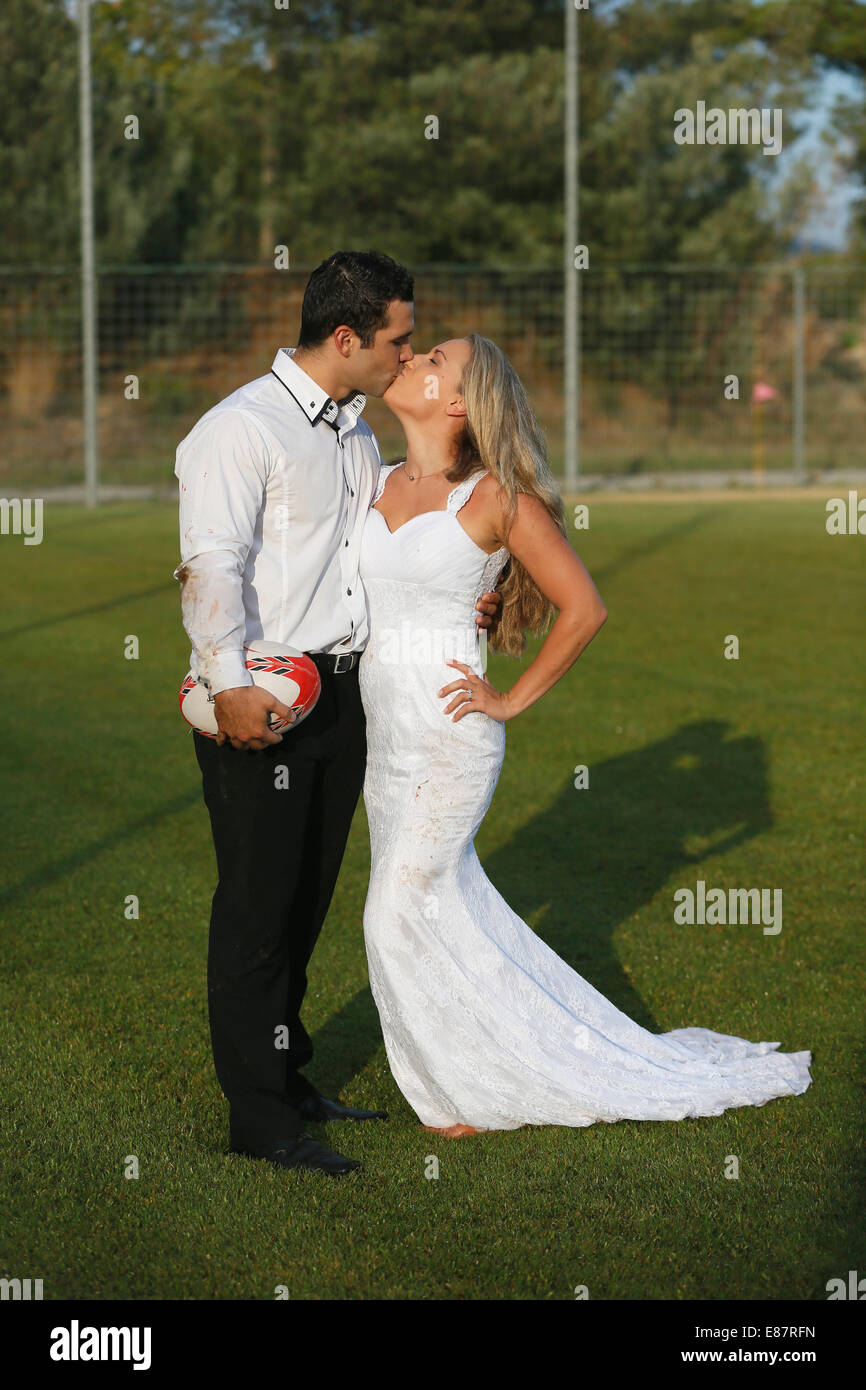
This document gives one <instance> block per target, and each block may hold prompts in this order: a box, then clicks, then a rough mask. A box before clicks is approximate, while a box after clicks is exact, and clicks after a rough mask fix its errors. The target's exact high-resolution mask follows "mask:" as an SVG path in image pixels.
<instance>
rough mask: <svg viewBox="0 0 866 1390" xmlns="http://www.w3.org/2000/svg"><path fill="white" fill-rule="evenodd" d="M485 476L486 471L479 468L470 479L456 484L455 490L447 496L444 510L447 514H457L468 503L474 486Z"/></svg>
mask: <svg viewBox="0 0 866 1390" xmlns="http://www.w3.org/2000/svg"><path fill="white" fill-rule="evenodd" d="M486 474H487V469H486V468H480V469H479V470H478V472H477V473H473V474H471V476H470V477H468V478H464V479H463V482H462V483H458V484H457V486H456V487H455V488H452V490H451V492H449V494H448V502H447V504H446V509H447V510H448V511H449V512H459V510H460V508H461V507H462V506H463V505H464V503H465V502H468V501H469V498H470V497H471V496H472V494H473V492H474V491H475V487H476V484H477V483H480V482H481V479H482V478H483V477H485V476H486Z"/></svg>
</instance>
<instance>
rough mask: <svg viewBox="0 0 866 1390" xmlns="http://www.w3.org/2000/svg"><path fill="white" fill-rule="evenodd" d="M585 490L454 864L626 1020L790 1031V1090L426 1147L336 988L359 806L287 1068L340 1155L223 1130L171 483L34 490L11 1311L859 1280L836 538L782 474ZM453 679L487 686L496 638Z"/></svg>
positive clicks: (10, 572) (19, 729) (661, 1027)
mask: <svg viewBox="0 0 866 1390" xmlns="http://www.w3.org/2000/svg"><path fill="white" fill-rule="evenodd" d="M590 512H591V526H590V529H589V530H588V531H586V532H581V533H573V534H574V540H575V543H576V546H577V549H578V551H579V553H580V554H581V557H582V558H583V559H584V561H585V563H586V564H587V566H588V568H589V570H590V573H591V574H592V575H593V578H594V579H595V582H596V584H597V585H598V588H599V590H600V592H601V594H602V597H603V598H604V601H605V603H606V605H607V607H608V610H609V614H610V616H609V619H608V622H607V624H606V625H605V627H604V628H603V629H602V630H601V632H600V633H599V635H598V637H597V638H596V640H595V641H594V642H593V643H592V644H591V646H590V647H589V649H588V650H587V652H586V653H585V654H584V655H583V656H582V657H581V659H580V660H579V661H578V663H577V664H576V666H575V667H574V668H573V669H572V670H571V671H570V672H569V673H568V675H567V676H566V677H565V678H564V679H563V680H562V681H561V682H560V683H559V685H558V686H556V687H555V688H554V690H553V691H551V692H550V693H549V694H548V695H547V696H546V697H545V698H544V699H543V700H542V701H541V702H539V703H538V704H536V705H535V706H534V707H533V708H532V709H530V710H528V711H527V712H525V713H524V714H523V715H521V716H520V717H519V718H518V719H516V720H515V721H513V722H511V723H509V724H508V726H507V730H506V737H507V753H506V761H505V766H504V769H503V772H502V777H501V780H500V783H499V787H498V789H497V792H496V795H495V797H494V800H493V804H492V807H491V809H490V812H489V815H488V817H487V820H486V822H485V824H484V826H483V827H482V830H481V833H480V835H479V837H478V840H477V847H478V851H479V854H480V856H481V859H482V862H483V864H484V866H485V869H486V871H487V873H488V874H489V876H490V877H491V879H492V880H493V882H494V883H495V884H496V886H497V887H498V888H499V889H500V891H501V892H502V893H503V894H504V895H505V897H506V898H507V899H508V901H509V902H510V903H511V904H512V906H513V907H514V908H515V909H516V910H517V911H518V912H519V913H520V914H521V915H522V916H523V917H524V918H525V919H526V920H527V921H528V922H529V923H530V924H531V926H532V927H533V929H534V930H536V931H537V932H539V933H540V934H541V935H542V936H543V937H544V939H545V940H546V941H547V942H549V943H550V945H551V946H552V947H553V948H554V949H555V950H556V951H557V952H559V953H560V955H562V956H563V957H564V958H565V959H566V960H568V961H569V963H570V964H571V965H572V966H573V967H574V968H575V969H576V970H578V971H579V972H580V973H581V974H582V975H584V976H585V977H586V978H588V979H589V980H590V981H591V982H592V983H593V984H594V985H595V986H596V987H597V988H599V989H600V990H602V991H603V992H604V993H605V994H606V995H607V996H608V997H609V998H611V999H612V1000H613V1001H614V1002H615V1003H616V1004H617V1006H618V1007H619V1008H621V1009H623V1010H625V1012H627V1013H628V1014H629V1015H631V1016H632V1017H633V1018H635V1019H637V1020H638V1022H640V1023H641V1024H643V1025H644V1026H645V1027H647V1028H650V1029H651V1030H653V1031H658V1032H663V1031H668V1030H670V1029H673V1028H680V1027H687V1026H690V1025H699V1026H704V1027H709V1028H713V1029H716V1030H717V1031H721V1032H726V1033H734V1034H738V1035H740V1036H743V1037H747V1038H751V1039H755V1040H757V1039H772V1040H779V1041H780V1042H781V1045H782V1050H783V1051H799V1050H803V1049H807V1048H808V1049H811V1050H812V1052H813V1061H812V1076H813V1085H812V1086H811V1088H810V1089H809V1090H808V1091H807V1092H806V1094H805V1095H803V1096H799V1097H786V1098H782V1099H778V1100H774V1101H770V1102H769V1103H768V1104H767V1105H766V1106H763V1107H760V1108H751V1109H749V1108H745V1109H738V1110H730V1111H727V1112H726V1113H725V1114H724V1115H721V1116H719V1117H715V1118H705V1119H697V1120H684V1121H681V1122H679V1123H656V1122H644V1123H638V1122H632V1121H620V1122H619V1123H616V1124H604V1123H599V1124H595V1125H592V1126H590V1127H589V1128H584V1129H559V1128H544V1129H524V1130H520V1131H517V1132H510V1133H495V1134H490V1135H486V1136H477V1137H474V1138H469V1139H461V1140H456V1141H453V1140H452V1141H449V1140H437V1139H435V1138H434V1136H432V1135H430V1134H428V1133H426V1132H425V1131H423V1130H422V1129H421V1128H420V1126H419V1124H418V1122H417V1120H416V1118H415V1116H414V1114H413V1113H412V1112H411V1111H410V1109H409V1108H408V1106H407V1105H406V1103H405V1102H404V1101H403V1099H402V1097H401V1095H400V1093H399V1091H398V1090H397V1088H396V1086H395V1084H394V1082H393V1081H392V1079H391V1076H390V1072H389V1070H388V1065H387V1061H386V1058H385V1053H384V1048H383V1046H382V1041H381V1033H380V1029H379V1021H378V1016H377V1013H376V1009H375V1006H374V1004H373V1001H372V998H371V996H370V993H369V990H368V987H367V976H366V965H365V955H364V944H363V937H362V931H361V913H362V908H363V903H364V895H365V888H366V880H367V872H368V864H369V855H368V842H367V828H366V822H365V818H364V812H363V804H362V805H361V806H360V807H359V809H358V813H357V816H356V820H355V824H354V826H353V830H352V835H351V838H350V842H349V847H348V851H347V854H346V858H345V861H344V865H343V871H342V875H341V879H340V883H339V885H338V888H337V893H336V896H335V899H334V902H333V904H332V908H331V912H330V916H329V918H328V921H327V923H326V924H325V928H324V930H323V932H322V936H321V938H320V941H319V945H318V948H317V951H316V954H315V956H314V959H313V965H312V972H311V979H310V989H309V994H308V1002H307V1006H306V1014H305V1020H306V1023H307V1027H308V1028H309V1030H310V1032H311V1033H312V1034H313V1035H314V1041H315V1045H316V1056H315V1060H314V1062H313V1064H312V1066H311V1068H310V1069H309V1075H310V1076H311V1078H312V1079H313V1081H314V1082H316V1084H318V1085H319V1087H320V1089H321V1090H322V1091H323V1092H324V1093H325V1094H326V1095H331V1096H336V1095H339V1096H341V1097H343V1099H345V1100H347V1101H348V1102H350V1103H353V1104H360V1105H370V1106H375V1107H379V1106H383V1107H384V1108H386V1109H388V1110H389V1111H390V1114H391V1118H390V1120H389V1122H388V1123H387V1124H381V1125H375V1126H373V1125H370V1126H360V1127H356V1126H349V1125H340V1126H330V1127H328V1129H327V1130H325V1129H322V1128H320V1127H317V1128H316V1129H315V1132H316V1134H317V1136H318V1137H320V1138H322V1139H325V1140H326V1141H327V1142H329V1143H332V1144H333V1145H334V1146H335V1147H338V1148H341V1149H342V1150H343V1151H344V1152H346V1153H349V1154H351V1155H352V1156H354V1157H357V1158H360V1159H361V1161H362V1163H363V1168H362V1170H361V1171H360V1172H358V1173H355V1174H353V1175H352V1176H350V1177H348V1178H345V1179H342V1180H332V1179H328V1178H327V1177H325V1176H323V1175H318V1174H313V1173H286V1172H277V1171H275V1170H273V1169H271V1168H270V1167H269V1166H268V1165H267V1164H264V1163H255V1162H251V1161H249V1160H245V1159H242V1158H238V1157H234V1156H229V1155H228V1154H227V1153H226V1148H227V1143H228V1123H227V1108H226V1105H225V1102H224V1101H223V1100H222V1098H221V1095H220V1091H219V1087H218V1085H217V1082H216V1079H215V1076H214V1073H213V1069H212V1061H211V1054H210V1043H209V1036H208V1026H207V1008H206V996H205V965H206V948H207V924H208V915H209V909H210V897H211V893H212V891H213V887H214V882H215V863H214V856H213V849H212V844H211V839H210V830H209V824H208V818H207V813H206V811H205V808H204V805H203V802H202V800H201V792H200V779H199V774H198V767H197V764H196V762H195V757H194V753H193V748H192V740H191V735H190V734H189V733H188V732H187V731H186V729H185V726H184V725H183V723H182V721H181V719H180V716H179V714H178V711H177V705H176V692H177V687H178V684H179V682H180V679H181V677H182V676H183V674H184V673H185V671H186V669H187V657H188V651H189V644H188V642H187V639H186V635H185V633H184V631H183V628H182V626H181V623H180V605H179V597H178V591H177V585H176V582H175V581H174V580H173V579H172V577H171V571H172V569H173V568H174V566H175V565H176V564H177V562H178V558H179V556H178V551H177V519H176V510H175V509H174V508H172V507H170V506H161V505H158V504H153V505H151V506H140V505H135V506H131V505H119V506H108V505H107V506H105V507H103V508H102V509H100V511H99V512H98V513H97V514H96V515H93V514H89V513H87V512H86V511H85V510H84V509H82V508H65V507H62V506H59V505H58V506H53V507H52V506H50V505H49V506H48V508H47V509H46V513H45V534H44V540H43V542H42V544H41V545H40V546H24V544H23V542H22V539H21V538H20V537H15V536H3V537H2V538H0V545H2V547H3V559H4V574H5V578H6V582H5V592H6V595H7V599H6V604H5V607H4V616H3V619H2V644H3V645H2V649H3V652H4V656H5V659H4V661H3V663H2V680H3V689H4V698H3V714H4V719H3V723H4V737H3V740H2V744H0V758H2V784H3V797H2V832H3V833H2V852H3V858H4V875H3V886H2V893H0V897H2V906H3V923H4V926H3V941H4V949H3V952H2V972H3V976H2V978H3V1010H2V1023H0V1030H2V1036H0V1068H2V1104H3V1135H2V1178H0V1182H2V1190H0V1202H2V1211H3V1220H2V1238H0V1239H2V1257H0V1258H2V1270H0V1273H2V1274H4V1275H5V1276H7V1277H13V1276H17V1277H21V1278H25V1277H31V1278H42V1279H43V1280H44V1297H45V1298H46V1299H57V1298H76V1299H77V1298H98V1299H101V1298H133V1299H170V1298H183V1299H272V1298H273V1297H274V1291H275V1288H276V1287H277V1286H279V1285H285V1286H287V1288H288V1292H289V1296H290V1297H291V1298H293V1299H310V1298H312V1299H320V1298H337V1299H343V1298H345V1299H371V1298H402V1299H437V1300H438V1299H533V1300H535V1299H542V1300H546V1299H549V1300H560V1299H565V1300H569V1299H573V1298H574V1290H575V1287H576V1286H577V1285H586V1286H587V1288H588V1291H589V1297H590V1298H591V1299H602V1300H603V1299H608V1300H625V1299H646V1300H664V1299H670V1300H682V1299H707V1300H710V1299H713V1300H715V1299H718V1300H727V1299H736V1298H746V1299H758V1300H764V1299H766V1300H774V1299H787V1298H792V1299H807V1300H808V1299H813V1300H823V1299H826V1297H827V1295H826V1291H825V1286H826V1283H827V1281H828V1280H829V1279H831V1278H834V1277H837V1276H841V1277H847V1272H848V1270H850V1269H859V1271H860V1273H861V1274H863V1273H864V1272H866V1250H864V1243H863V1238H862V1232H863V1226H864V1221H863V1218H864V1197H863V1183H862V1158H861V1155H862V1152H863V1135H862V1118H861V1116H862V1109H861V1106H860V1100H861V1086H860V1081H861V1078H862V1061H863V1029H862V1018H863V997H864V996H863V988H864V981H863V974H862V968H861V967H862V958H861V951H860V947H861V942H862V926H863V920H864V892H863V880H864V872H863V871H864V863H863V794H864V758H863V746H864V738H863V728H864V696H863V653H864V614H866V568H864V564H863V553H864V546H866V540H864V539H863V538H862V537H855V536H848V537H829V536H828V535H827V534H826V531H825V528H824V500H823V495H821V496H819V495H817V494H814V495H809V496H803V497H801V498H798V499H797V500H793V501H791V500H780V499H769V500H765V499H761V498H738V497H736V496H734V495H732V496H731V497H730V498H726V499H725V500H723V501H704V500H701V501H693V500H690V499H682V498H678V499H675V500H673V499H672V500H670V501H653V502H651V503H645V504H641V503H636V502H635V501H620V500H616V499H611V500H605V499H598V500H591V502H590ZM729 633H735V634H737V635H738V636H739V639H740V644H741V649H740V659H739V660H738V661H727V660H725V659H724V657H723V655H722V652H723V641H724V638H725V637H726V636H727V634H729ZM129 635H135V636H136V637H137V638H138V641H139V644H140V655H139V659H138V660H126V659H125V658H124V643H125V640H126V638H127V637H128V636H129ZM488 674H489V675H490V678H491V679H492V680H493V682H494V684H496V685H497V686H500V687H502V686H504V685H508V684H510V683H511V682H512V681H513V679H514V678H515V675H516V666H515V664H514V663H511V662H508V661H507V660H505V659H504V658H493V660H492V661H491V664H490V668H489V672H488ZM581 763H586V764H588V765H589V767H590V778H591V782H590V789H589V790H582V791H578V790H576V789H575V788H574V785H573V783H574V773H573V769H574V768H575V767H576V766H577V765H578V764H581ZM699 878H703V879H704V880H705V881H706V882H707V884H708V885H709V886H713V887H723V888H728V887H750V886H764V887H769V888H778V887H780V888H782V890H783V893H784V922H783V927H782V931H781V932H780V933H779V934H778V935H776V936H771V935H764V934H763V932H762V930H761V927H760V925H757V924H756V925H740V926H724V927H723V926H692V927H684V926H675V925H674V924H673V893H674V891H675V889H676V888H677V887H683V886H692V887H693V886H694V884H695V881H696V880H697V879H699ZM131 894H135V895H136V896H137V897H138V898H139V900H140V916H139V918H138V919H137V920H128V919H127V918H126V917H125V915H124V904H125V900H126V899H127V897H128V895H131ZM431 1154H434V1155H436V1156H437V1157H438V1160H439V1176H438V1179H430V1178H428V1177H426V1176H425V1171H428V1170H429V1167H430V1165H429V1164H428V1162H427V1157H428V1155H431ZM130 1155H134V1156H136V1158H137V1160H138V1165H139V1177H138V1178H137V1180H130V1179H127V1178H126V1177H125V1176H124V1170H125V1165H126V1164H127V1161H128V1156H130ZM730 1155H734V1156H736V1157H737V1158H738V1160H739V1178H738V1179H736V1180H734V1179H731V1178H726V1176H725V1171H726V1166H727V1165H729V1156H730Z"/></svg>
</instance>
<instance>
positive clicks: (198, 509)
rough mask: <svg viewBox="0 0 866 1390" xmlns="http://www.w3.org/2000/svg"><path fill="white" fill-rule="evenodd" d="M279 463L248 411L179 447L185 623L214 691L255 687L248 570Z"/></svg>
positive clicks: (198, 668) (210, 423) (227, 413)
mask: <svg viewBox="0 0 866 1390" xmlns="http://www.w3.org/2000/svg"><path fill="white" fill-rule="evenodd" d="M271 465H272V456H271V450H270V448H269V445H268V442H267V440H266V439H265V437H264V436H263V435H262V433H261V432H260V431H259V429H258V428H257V426H256V424H255V422H254V421H253V420H251V419H250V418H249V417H248V416H247V415H245V414H244V413H243V412H242V411H238V410H223V411H220V412H218V414H216V415H215V416H213V417H212V418H211V419H208V420H205V421H202V422H201V424H200V425H199V426H198V427H197V428H196V429H194V430H193V431H192V433H191V434H190V435H188V436H187V438H186V439H185V440H184V441H183V442H182V443H181V445H180V446H179V447H178V450H177V457H176V461H175V469H174V471H175V473H176V474H177V478H178V485H179V492H180V508H179V517H180V554H181V563H180V564H179V565H178V567H177V569H176V570H175V571H174V577H175V579H177V580H178V581H179V582H180V586H181V590H180V592H181V613H182V618H183V625H184V628H185V629H186V632H187V635H188V637H189V639H190V642H191V643H192V651H191V653H190V668H191V670H192V673H193V675H194V676H196V677H197V678H198V679H199V680H201V681H202V682H203V683H204V684H206V685H207V686H208V687H209V689H210V691H211V693H212V694H214V695H217V694H219V692H220V691H221V690H228V689H231V688H232V687H234V686H239V685H252V683H253V681H252V677H251V676H250V673H249V671H248V670H247V668H246V665H245V663H244V650H243V648H244V638H245V614H244V603H243V573H244V566H245V564H246V559H247V555H248V554H249V551H250V547H251V546H252V544H253V540H254V537H255V532H256V525H257V521H258V517H259V513H260V511H261V509H262V505H263V501H264V496H265V489H266V487H267V482H268V477H269V474H270V470H271Z"/></svg>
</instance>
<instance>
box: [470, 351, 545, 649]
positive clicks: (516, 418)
mask: <svg viewBox="0 0 866 1390" xmlns="http://www.w3.org/2000/svg"><path fill="white" fill-rule="evenodd" d="M466 339H467V341H468V343H469V344H470V346H471V348H472V355H471V357H470V358H469V361H468V362H467V364H466V366H465V368H464V370H463V375H462V377H461V380H460V391H461V394H462V396H463V399H464V401H465V403H466V419H465V424H464V427H463V433H462V435H461V436H460V437H459V439H458V444H457V452H456V456H455V460H454V463H453V465H452V466H451V468H450V470H449V471H448V472H447V473H446V474H445V476H446V478H448V480H449V481H450V482H455V483H457V482H462V481H463V479H464V478H467V477H469V476H470V474H472V473H476V472H477V471H478V469H479V467H481V468H485V469H486V470H487V472H488V473H490V474H492V476H493V477H494V478H495V479H496V480H497V482H498V483H499V484H500V487H501V488H502V490H503V491H504V492H505V494H506V497H507V504H506V508H505V511H506V517H507V522H506V535H505V537H504V541H505V544H506V545H507V543H508V532H510V530H511V527H512V525H513V524H514V520H515V518H516V516H517V494H518V493H520V492H524V493H528V494H529V495H530V496H532V497H537V498H538V500H539V501H540V502H542V503H543V504H544V506H545V507H546V508H547V510H548V512H549V513H550V515H551V516H552V517H553V520H554V522H555V523H556V525H557V526H558V527H559V530H560V531H561V532H562V534H563V536H565V535H566V529H565V509H564V506H563V501H562V497H561V495H560V492H559V488H558V487H557V484H556V480H555V478H554V476H553V473H552V472H551V470H550V465H549V463H548V461H547V445H546V442H545V438H544V433H543V431H542V429H541V426H540V425H539V423H538V420H537V419H536V417H535V412H534V411H533V409H532V406H531V405H530V403H529V397H528V396H527V394H526V389H525V387H524V385H523V382H522V381H521V380H520V377H519V376H518V374H517V372H516V371H515V369H514V367H513V365H512V364H511V362H510V361H509V360H508V358H507V357H506V355H505V353H504V352H503V351H502V349H501V348H499V347H497V346H496V344H495V343H494V342H491V340H490V339H489V338H483V337H481V335H480V334H479V333H467V335H466ZM496 587H497V590H498V592H499V593H500V594H501V595H502V608H501V610H500V613H499V616H498V617H497V618H496V619H494V620H493V622H492V623H491V625H490V627H489V628H488V629H487V640H488V643H489V645H490V647H491V648H492V650H493V651H497V652H504V653H505V654H506V655H507V656H522V655H523V653H524V651H525V650H526V634H525V629H527V628H528V629H529V630H530V631H531V632H534V633H536V634H540V633H541V632H543V631H545V630H546V629H547V627H548V626H549V625H550V622H551V621H552V619H553V617H554V614H555V613H556V611H557V610H556V608H555V606H554V605H553V604H552V603H551V602H550V600H549V599H548V598H546V597H545V595H544V594H543V593H542V592H541V590H540V589H539V587H538V585H537V584H536V583H535V580H534V579H533V578H532V576H531V574H530V573H529V571H528V570H527V569H526V568H525V567H524V566H523V565H522V564H521V563H520V561H519V560H517V559H515V557H514V556H513V555H509V557H508V559H507V561H506V563H505V567H504V569H503V571H502V575H501V576H500V582H498V583H497V586H496Z"/></svg>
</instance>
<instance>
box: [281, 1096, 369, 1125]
mask: <svg viewBox="0 0 866 1390" xmlns="http://www.w3.org/2000/svg"><path fill="white" fill-rule="evenodd" d="M295 1108H296V1109H297V1110H299V1111H300V1112H301V1114H302V1115H303V1117H304V1119H305V1120H318V1121H319V1123H320V1124H323V1125H327V1124H330V1123H331V1121H333V1120H387V1118H388V1115H387V1112H386V1111H385V1110H353V1109H352V1107H351V1106H350V1105H341V1104H340V1102H339V1101H338V1100H325V1097H324V1096H319V1095H315V1096H305V1097H304V1099H303V1100H301V1101H298V1102H297V1105H296V1107H295Z"/></svg>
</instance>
